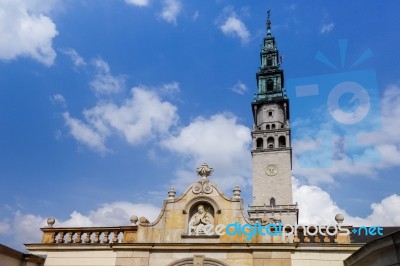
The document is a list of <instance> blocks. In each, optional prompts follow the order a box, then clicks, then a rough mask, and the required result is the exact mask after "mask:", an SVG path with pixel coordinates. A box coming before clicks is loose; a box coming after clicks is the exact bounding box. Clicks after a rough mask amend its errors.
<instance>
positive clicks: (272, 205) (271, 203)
mask: <svg viewBox="0 0 400 266" xmlns="http://www.w3.org/2000/svg"><path fill="white" fill-rule="evenodd" d="M269 205H270V206H271V207H276V202H275V198H271V199H270V200H269Z"/></svg>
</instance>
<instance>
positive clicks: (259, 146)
mask: <svg viewBox="0 0 400 266" xmlns="http://www.w3.org/2000/svg"><path fill="white" fill-rule="evenodd" d="M263 148H264V140H263V139H262V138H258V139H257V149H258V150H259V149H260V150H261V149H263Z"/></svg>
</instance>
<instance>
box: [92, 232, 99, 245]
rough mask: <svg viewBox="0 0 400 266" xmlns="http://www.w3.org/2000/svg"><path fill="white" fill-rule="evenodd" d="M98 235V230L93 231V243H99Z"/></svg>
mask: <svg viewBox="0 0 400 266" xmlns="http://www.w3.org/2000/svg"><path fill="white" fill-rule="evenodd" d="M99 236H100V232H94V240H93V243H94V244H99V243H100V238H99Z"/></svg>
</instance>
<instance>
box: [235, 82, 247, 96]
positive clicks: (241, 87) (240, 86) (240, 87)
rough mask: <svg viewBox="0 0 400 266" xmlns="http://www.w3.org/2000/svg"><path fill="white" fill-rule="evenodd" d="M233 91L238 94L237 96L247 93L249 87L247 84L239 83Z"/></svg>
mask: <svg viewBox="0 0 400 266" xmlns="http://www.w3.org/2000/svg"><path fill="white" fill-rule="evenodd" d="M231 90H232V91H233V92H236V93H237V94H244V93H245V92H246V91H247V86H246V84H244V83H242V82H241V81H238V82H237V83H236V84H235V85H234V86H233V87H232V88H231Z"/></svg>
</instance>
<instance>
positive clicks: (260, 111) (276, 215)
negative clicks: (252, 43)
mask: <svg viewBox="0 0 400 266" xmlns="http://www.w3.org/2000/svg"><path fill="white" fill-rule="evenodd" d="M270 16H271V11H270V10H268V19H267V35H266V37H265V38H264V40H263V43H262V45H261V52H260V59H261V66H260V68H259V70H258V72H257V73H256V79H257V88H258V91H257V93H255V95H254V100H253V102H252V104H251V107H252V112H253V120H254V125H253V130H252V132H251V136H252V140H253V147H252V150H251V155H252V163H253V203H252V205H250V206H249V210H248V213H249V217H250V219H251V220H253V221H256V220H259V219H261V218H263V217H266V218H267V219H269V220H274V221H277V220H281V221H282V222H283V223H284V224H297V220H298V208H297V205H294V204H293V195H292V148H291V141H290V124H289V119H290V113H289V99H288V97H287V95H286V91H285V88H284V77H283V70H282V69H281V66H280V64H281V61H282V60H281V57H280V56H279V50H278V46H277V44H276V42H275V37H274V36H272V34H271V20H270Z"/></svg>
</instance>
